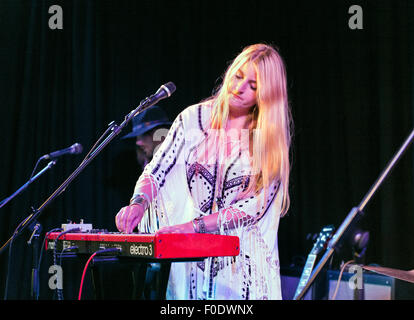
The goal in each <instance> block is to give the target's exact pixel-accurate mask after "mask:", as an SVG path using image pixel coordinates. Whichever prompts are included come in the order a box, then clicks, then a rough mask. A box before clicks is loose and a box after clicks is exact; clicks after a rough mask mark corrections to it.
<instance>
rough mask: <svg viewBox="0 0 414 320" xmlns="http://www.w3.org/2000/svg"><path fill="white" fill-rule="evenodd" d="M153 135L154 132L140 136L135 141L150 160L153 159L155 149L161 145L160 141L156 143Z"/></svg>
mask: <svg viewBox="0 0 414 320" xmlns="http://www.w3.org/2000/svg"><path fill="white" fill-rule="evenodd" d="M151 133H152V131H151V132H149V133H145V134H143V135H142V136H138V137H137V138H136V141H135V144H136V145H137V146H138V147H139V148H141V149H142V150H143V151H144V153H145V155H146V156H147V157H148V158H149V159H151V158H152V156H153V152H154V149H155V147H156V146H157V144H158V143H159V142H158V141H154V139H153V136H152V134H151Z"/></svg>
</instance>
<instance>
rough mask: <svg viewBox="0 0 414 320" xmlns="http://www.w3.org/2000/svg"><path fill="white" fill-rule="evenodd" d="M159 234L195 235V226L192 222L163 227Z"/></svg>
mask: <svg viewBox="0 0 414 320" xmlns="http://www.w3.org/2000/svg"><path fill="white" fill-rule="evenodd" d="M157 233H194V228H193V224H192V223H191V221H190V222H187V223H183V224H176V225H174V226H168V227H162V228H160V229H159V230H158V231H157Z"/></svg>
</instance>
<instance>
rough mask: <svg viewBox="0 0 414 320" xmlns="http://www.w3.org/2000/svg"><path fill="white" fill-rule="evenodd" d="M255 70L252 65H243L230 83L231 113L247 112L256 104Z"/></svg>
mask: <svg viewBox="0 0 414 320" xmlns="http://www.w3.org/2000/svg"><path fill="white" fill-rule="evenodd" d="M256 90H257V81H256V70H255V68H254V66H253V64H252V63H249V62H248V63H245V64H244V65H243V66H242V67H241V68H240V69H239V70H237V72H236V74H235V75H234V76H233V79H232V80H231V83H230V89H229V95H230V97H229V105H230V108H231V111H232V109H233V111H236V112H237V111H238V112H240V111H243V110H245V111H249V110H250V109H251V107H253V106H254V105H255V104H256V102H257V99H256Z"/></svg>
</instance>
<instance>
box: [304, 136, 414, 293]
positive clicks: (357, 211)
mask: <svg viewBox="0 0 414 320" xmlns="http://www.w3.org/2000/svg"><path fill="white" fill-rule="evenodd" d="M413 138H414V129H413V130H412V131H411V133H410V135H409V136H408V138H407V139H406V140H405V141H404V143H403V144H402V146H401V147H400V149H399V150H398V151H397V153H396V154H395V155H394V157H393V158H392V159H391V161H390V162H389V163H388V165H387V166H386V168H385V169H384V170H383V171H382V173H381V174H380V176H379V177H378V179H377V180H376V182H375V183H374V184H373V185H372V186H371V188H370V189H369V191H368V193H367V194H366V195H365V197H364V198H363V199H362V201H361V203H360V204H359V205H358V207H354V208H352V209H351V211H350V212H349V213H348V216H347V217H346V218H345V220H344V221H343V222H342V224H341V226H340V227H339V228H338V230H337V231H336V232H335V234H334V235H333V237H332V238H331V240H330V241H329V243H328V246H327V249H326V252H325V254H324V255H323V256H322V258H321V260H320V261H319V263H318V265H317V266H316V267H315V270H314V271H313V272H312V274H311V276H310V277H309V280H308V282H307V284H306V285H305V287H304V288H303V289H302V291H301V292H300V294H299V295H298V296H297V297H296V300H300V299H302V298H303V297H304V295H305V294H306V293H307V291H308V290H309V288H310V286H311V285H312V283H313V282H314V281H315V279H316V277H317V276H318V274H319V273H320V272H321V271H322V269H323V267H324V266H325V264H326V263H327V261H328V260H329V258H330V257H331V255H332V254H333V252H334V251H335V249H336V246H337V245H338V244H339V242H340V240H341V239H342V237H343V236H344V235H345V234H346V233H347V232H348V231H349V230H350V229H351V226H353V225H354V224H355V222H356V221H358V220H359V219H360V218H361V217H362V216H363V214H364V212H363V210H364V209H365V207H366V205H367V204H368V202H369V201H370V200H371V198H372V197H373V196H374V193H375V192H376V191H377V190H378V188H379V187H380V186H381V184H382V183H383V182H384V180H385V179H386V178H387V176H388V175H389V173H390V172H391V170H392V169H393V168H394V166H395V165H396V163H397V161H398V160H399V159H400V158H401V156H402V155H403V153H404V152H405V151H406V150H407V148H408V146H409V145H410V143H411V142H412V140H413Z"/></svg>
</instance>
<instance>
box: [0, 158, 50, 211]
mask: <svg viewBox="0 0 414 320" xmlns="http://www.w3.org/2000/svg"><path fill="white" fill-rule="evenodd" d="M55 164H56V160H52V161H50V162H49V163H48V164H47V165H46V167H44V168H43V169H42V170H41V171H39V172H38V173H37V174H36V175H35V176H33V177H32V178H30V179H29V180H28V181H27V182H26V183H25V184H24V185H22V186H21V187H20V188H19V189H18V190H17V191H16V192H15V193H13V194H12V195H11V196H10V197H7V198H6V199H4V200H3V201H2V202H1V203H0V209H1V208H3V207H4V206H5V205H6V204H7V203H8V202H9V201H11V200H13V198H15V197H16V196H18V195H19V194H20V193H22V192H23V191H24V190H26V188H27V187H28V186H29V185H30V184H31V183H32V182H34V181H35V180H37V178H39V177H40V176H41V175H42V174H43V173H45V172H46V171H47V170H49V169H51V168H52V167H53V166H54V165H55Z"/></svg>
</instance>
